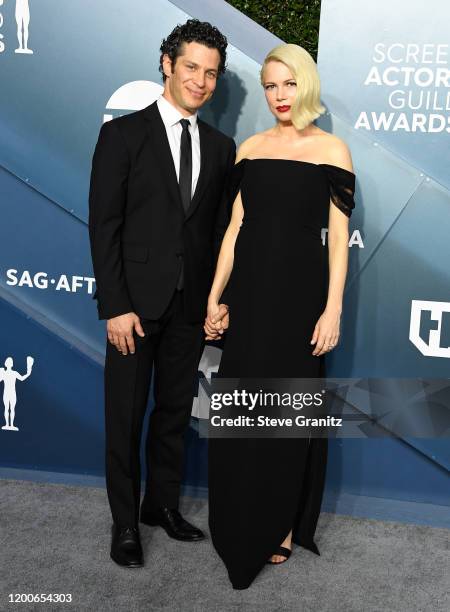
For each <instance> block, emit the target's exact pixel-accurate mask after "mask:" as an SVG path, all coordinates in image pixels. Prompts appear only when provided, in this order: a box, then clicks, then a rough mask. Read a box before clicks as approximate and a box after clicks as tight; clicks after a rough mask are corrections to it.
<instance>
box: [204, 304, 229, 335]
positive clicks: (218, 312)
mask: <svg viewBox="0 0 450 612" xmlns="http://www.w3.org/2000/svg"><path fill="white" fill-rule="evenodd" d="M229 324H230V318H229V314H228V306H227V305H226V304H209V303H208V312H207V316H206V318H205V324H204V326H203V329H204V330H205V333H206V336H205V340H217V339H218V338H220V336H221V335H222V334H223V332H224V331H225V330H227V329H228V326H229Z"/></svg>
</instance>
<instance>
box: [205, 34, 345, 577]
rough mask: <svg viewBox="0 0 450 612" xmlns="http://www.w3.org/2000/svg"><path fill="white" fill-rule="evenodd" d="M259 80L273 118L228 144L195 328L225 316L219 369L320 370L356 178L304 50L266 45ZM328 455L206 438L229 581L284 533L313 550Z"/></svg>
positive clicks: (331, 336)
mask: <svg viewBox="0 0 450 612" xmlns="http://www.w3.org/2000/svg"><path fill="white" fill-rule="evenodd" d="M261 82H262V84H263V87H264V90H265V95H266V100H267V103H268V105H269V108H270V110H271V111H272V113H273V114H274V116H275V118H276V120H277V123H276V125H275V127H274V128H271V129H269V130H267V131H265V132H262V133H259V134H256V135H255V136H252V137H251V138H249V139H248V140H247V141H245V142H244V143H243V144H242V145H241V147H240V148H239V151H238V156H237V162H236V165H235V168H234V176H233V177H232V184H233V190H232V191H233V197H232V202H233V206H232V214H231V221H230V224H229V226H228V229H227V232H226V234H225V236H224V239H223V242H222V247H221V251H220V255H219V259H218V263H217V269H216V274H215V278H214V282H213V285H212V288H211V293H210V297H209V301H208V316H207V319H206V321H205V331H206V337H207V338H208V339H216V338H217V337H218V336H219V333H222V331H223V328H224V327H227V325H228V329H227V333H226V336H225V338H226V340H225V348H224V351H223V354H222V360H221V364H220V369H219V372H218V376H220V377H223V378H240V377H247V378H290V377H291V378H318V377H322V376H325V369H324V355H325V353H326V352H328V351H329V350H331V349H332V348H333V347H334V346H335V345H336V343H337V340H338V337H339V324H340V315H341V310H342V295H343V289H344V284H345V277H346V273H347V257H348V238H349V235H348V217H350V215H351V211H352V208H353V207H354V201H353V194H354V188H355V175H354V173H353V171H352V163H351V156H350V152H349V150H348V148H347V146H346V145H345V143H344V142H342V141H341V140H340V139H339V138H337V137H336V136H333V135H331V134H328V133H327V132H324V131H323V130H321V129H319V128H318V127H316V126H314V125H313V123H312V122H313V120H314V119H316V118H317V117H318V116H319V115H320V114H321V113H323V112H324V111H325V109H324V107H323V106H321V105H320V99H319V92H320V83H319V78H318V75H317V69H316V65H315V62H314V60H313V59H312V58H311V56H310V55H309V54H308V52H307V51H305V50H304V49H302V48H301V47H298V46H297V45H290V44H288V45H280V46H279V47H276V48H275V49H273V50H272V51H271V52H270V53H269V55H268V56H267V58H266V59H265V61H264V63H263V66H262V69H261ZM324 227H328V244H327V245H324V244H323V241H322V228H324ZM225 287H227V302H228V306H229V324H228V323H224V321H219V320H218V317H219V306H218V303H219V300H220V297H221V295H222V292H223V290H224V288H225ZM221 325H222V329H220V328H221ZM314 345H315V346H314ZM326 460H327V439H326V437H322V438H316V437H314V438H313V437H311V438H310V439H308V438H278V439H277V438H210V440H209V526H210V531H211V536H212V541H213V544H214V546H215V548H216V550H217V552H218V553H219V555H220V557H221V558H222V560H223V561H224V563H225V565H226V567H227V569H228V573H229V577H230V580H231V583H232V585H233V587H234V588H236V589H245V588H247V587H248V586H249V585H250V584H251V583H252V581H253V580H254V578H255V577H256V575H257V574H258V573H259V571H260V570H261V569H262V568H263V567H264V565H265V564H266V563H267V562H269V563H279V562H283V561H286V560H287V559H288V558H289V555H290V550H291V547H292V542H294V543H296V544H298V545H300V546H302V547H304V548H306V549H308V550H310V551H312V552H314V553H316V554H319V550H318V548H317V546H316V544H315V542H314V539H313V536H314V533H315V529H316V524H317V521H318V517H319V513H320V505H321V501H322V491H323V486H324V481H325V473H326ZM280 545H281V546H282V547H281V548H280Z"/></svg>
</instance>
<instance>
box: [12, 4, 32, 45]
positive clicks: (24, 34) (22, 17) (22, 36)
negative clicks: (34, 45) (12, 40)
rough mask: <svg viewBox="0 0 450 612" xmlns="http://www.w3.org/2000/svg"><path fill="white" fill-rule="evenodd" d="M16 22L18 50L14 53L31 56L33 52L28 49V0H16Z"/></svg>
mask: <svg viewBox="0 0 450 612" xmlns="http://www.w3.org/2000/svg"><path fill="white" fill-rule="evenodd" d="M16 22H17V40H18V41H19V48H18V49H16V50H15V53H25V54H28V55H32V54H33V51H32V50H31V49H29V48H28V25H29V23H30V7H29V5H28V0H16Z"/></svg>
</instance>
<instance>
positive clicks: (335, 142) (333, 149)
mask: <svg viewBox="0 0 450 612" xmlns="http://www.w3.org/2000/svg"><path fill="white" fill-rule="evenodd" d="M323 155H324V158H325V159H326V160H327V161H326V162H325V163H327V164H333V165H334V166H339V167H340V168H344V169H345V170H350V172H353V164H352V156H351V152H350V149H349V147H348V145H347V143H346V142H344V141H343V140H342V138H339V136H336V135H335V134H329V133H328V132H325V133H324V140H323Z"/></svg>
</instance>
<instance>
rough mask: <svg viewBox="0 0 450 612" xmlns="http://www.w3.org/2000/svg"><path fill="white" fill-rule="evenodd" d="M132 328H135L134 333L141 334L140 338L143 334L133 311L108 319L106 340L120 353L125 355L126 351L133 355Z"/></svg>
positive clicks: (139, 322)
mask: <svg viewBox="0 0 450 612" xmlns="http://www.w3.org/2000/svg"><path fill="white" fill-rule="evenodd" d="M134 330H136V333H137V334H138V335H139V336H141V338H143V337H144V336H145V333H144V330H143V329H142V325H141V321H140V319H139V317H138V316H137V314H135V313H134V312H128V313H127V314H123V315H119V316H118V317H113V318H112V319H108V323H107V324H106V331H107V332H108V340H109V341H110V342H111V344H114V346H115V347H116V349H117V350H118V351H119V353H122V355H127V354H128V351H130V353H131V354H132V355H134V352H135V346H134V338H133V331H134Z"/></svg>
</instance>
